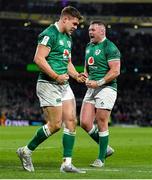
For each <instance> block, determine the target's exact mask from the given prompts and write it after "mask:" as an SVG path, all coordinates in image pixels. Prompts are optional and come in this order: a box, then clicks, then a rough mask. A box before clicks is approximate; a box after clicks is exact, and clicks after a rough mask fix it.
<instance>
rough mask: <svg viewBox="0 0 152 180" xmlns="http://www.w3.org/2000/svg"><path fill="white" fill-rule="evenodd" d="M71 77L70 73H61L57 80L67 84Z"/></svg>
mask: <svg viewBox="0 0 152 180" xmlns="http://www.w3.org/2000/svg"><path fill="white" fill-rule="evenodd" d="M68 79H69V75H68V74H61V75H59V76H58V77H57V79H56V81H57V82H58V83H59V84H65V82H67V81H68Z"/></svg>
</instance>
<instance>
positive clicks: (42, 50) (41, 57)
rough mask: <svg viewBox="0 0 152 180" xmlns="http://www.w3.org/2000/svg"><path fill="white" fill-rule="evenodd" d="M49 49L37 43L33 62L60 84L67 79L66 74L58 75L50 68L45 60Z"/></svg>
mask: <svg viewBox="0 0 152 180" xmlns="http://www.w3.org/2000/svg"><path fill="white" fill-rule="evenodd" d="M50 51H51V49H50V48H48V47H46V46H44V45H41V44H39V45H38V46H37V49H36V53H35V56H34V62H35V63H36V64H37V65H38V67H39V68H40V69H41V70H42V71H43V72H45V73H46V74H47V75H48V76H50V77H51V78H53V79H55V80H56V81H58V82H59V83H60V84H63V83H64V82H65V81H67V80H68V79H69V76H68V75H67V74H62V75H58V74H57V73H56V72H54V71H53V70H52V68H51V67H50V66H49V64H48V62H47V61H46V57H47V56H48V54H49V53H50Z"/></svg>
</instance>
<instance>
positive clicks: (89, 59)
mask: <svg viewBox="0 0 152 180" xmlns="http://www.w3.org/2000/svg"><path fill="white" fill-rule="evenodd" d="M88 64H89V65H93V64H94V58H93V57H89V58H88Z"/></svg>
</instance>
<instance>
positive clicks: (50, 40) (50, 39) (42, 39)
mask: <svg viewBox="0 0 152 180" xmlns="http://www.w3.org/2000/svg"><path fill="white" fill-rule="evenodd" d="M38 44H42V45H44V46H47V47H50V48H52V46H53V45H54V44H55V36H54V35H53V34H49V35H48V34H40V35H39V36H38Z"/></svg>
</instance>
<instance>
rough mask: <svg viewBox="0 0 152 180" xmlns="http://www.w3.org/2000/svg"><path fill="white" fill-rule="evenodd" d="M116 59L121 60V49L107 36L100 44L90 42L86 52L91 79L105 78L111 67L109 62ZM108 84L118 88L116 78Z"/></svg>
mask: <svg viewBox="0 0 152 180" xmlns="http://www.w3.org/2000/svg"><path fill="white" fill-rule="evenodd" d="M115 59H118V60H120V51H119V50H118V48H117V47H116V45H115V44H114V43H113V42H111V41H110V40H108V39H107V38H105V39H104V40H103V41H102V42H100V43H98V44H93V43H89V44H88V45H87V47H86V52H85V61H86V68H87V71H88V74H89V80H95V81H97V80H100V79H101V78H103V77H104V76H105V75H106V74H107V72H108V71H109V69H110V68H109V65H108V62H110V61H113V60H115ZM106 85H107V86H111V87H112V88H114V89H117V83H116V79H114V80H113V81H112V82H110V83H108V84H106Z"/></svg>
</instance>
